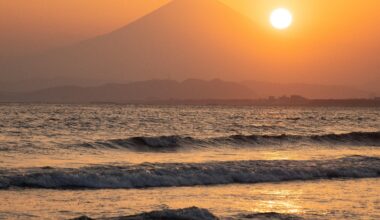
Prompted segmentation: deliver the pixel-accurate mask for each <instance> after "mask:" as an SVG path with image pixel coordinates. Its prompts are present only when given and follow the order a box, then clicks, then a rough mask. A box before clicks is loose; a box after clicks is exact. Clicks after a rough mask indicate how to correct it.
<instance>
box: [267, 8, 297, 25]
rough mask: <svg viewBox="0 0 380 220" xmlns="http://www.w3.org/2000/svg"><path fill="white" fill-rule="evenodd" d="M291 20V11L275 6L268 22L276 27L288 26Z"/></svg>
mask: <svg viewBox="0 0 380 220" xmlns="http://www.w3.org/2000/svg"><path fill="white" fill-rule="evenodd" d="M292 22H293V16H292V13H290V11H289V10H288V9H286V8H277V9H275V10H273V11H272V13H271V15H270V23H271V24H272V26H273V27H274V28H276V29H279V30H283V29H286V28H288V27H289V26H290V25H291V24H292Z"/></svg>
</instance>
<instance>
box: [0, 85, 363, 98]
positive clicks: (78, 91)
mask: <svg viewBox="0 0 380 220" xmlns="http://www.w3.org/2000/svg"><path fill="white" fill-rule="evenodd" d="M291 95H301V96H303V97H305V98H309V99H352V98H368V97H369V96H370V94H369V93H367V92H364V91H360V90H357V89H355V88H350V87H344V86H323V85H307V84H275V83H265V82H254V81H246V82H241V83H237V82H229V81H223V80H219V79H214V80H209V81H206V80H199V79H188V80H185V81H181V82H178V81H175V80H148V81H137V82H130V83H124V84H122V83H120V84H104V85H100V86H87V87H83V86H58V87H51V88H46V89H38V90H34V91H22V92H20V91H19V92H14V91H3V92H1V93H0V102H63V103H65V102H74V103H89V102H121V103H122V102H133V101H149V100H150V101H153V100H211V99H219V100H242V99H258V98H267V97H269V96H276V97H280V96H291Z"/></svg>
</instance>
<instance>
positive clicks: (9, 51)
mask: <svg viewBox="0 0 380 220" xmlns="http://www.w3.org/2000/svg"><path fill="white" fill-rule="evenodd" d="M221 1H222V2H224V3H226V4H228V5H230V6H231V7H233V8H235V9H236V10H239V11H240V12H242V13H244V14H245V15H247V16H249V17H250V18H252V21H253V22H255V23H257V24H259V25H261V26H262V27H264V28H268V29H271V27H270V25H269V23H268V16H269V13H270V11H271V10H272V9H274V8H276V7H287V8H289V9H290V10H291V12H292V13H293V16H294V24H293V26H292V27H291V28H290V29H289V30H287V31H286V35H291V36H292V37H295V38H299V39H302V40H303V41H309V42H313V41H314V40H316V39H318V41H319V40H321V39H322V40H329V41H331V42H333V43H341V44H351V45H350V46H354V47H359V49H360V47H361V48H362V49H363V52H371V47H372V45H371V43H373V41H376V43H379V40H377V39H379V38H380V18H379V17H378V13H379V11H380V1H378V0H365V1H360V0H334V1H330V0H307V1H305V0H221ZM167 2H169V0H112V1H108V0H79V1H78V0H54V1H51V0H0V33H1V34H0V47H1V51H0V54H1V55H20V54H25V53H32V52H35V51H38V50H40V49H46V48H49V47H54V46H60V45H65V44H70V43H73V42H75V41H79V40H83V39H86V38H90V37H92V36H95V35H98V34H102V33H107V32H109V31H112V30H114V29H116V28H118V27H121V26H124V25H126V24H127V23H129V22H130V21H132V20H134V19H136V18H138V17H140V16H143V15H145V14H147V13H148V12H150V11H152V10H154V9H155V8H157V7H160V6H161V5H163V4H165V3H167ZM210 13H212V12H210ZM272 34H273V35H272V36H271V37H276V34H277V33H275V32H274V33H272ZM368 44H369V45H368ZM358 52H360V50H359V51H358Z"/></svg>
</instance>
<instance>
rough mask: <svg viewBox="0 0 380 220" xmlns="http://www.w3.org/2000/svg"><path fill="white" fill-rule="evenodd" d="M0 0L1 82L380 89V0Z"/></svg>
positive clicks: (372, 90)
mask: <svg viewBox="0 0 380 220" xmlns="http://www.w3.org/2000/svg"><path fill="white" fill-rule="evenodd" d="M20 2H22V3H20ZM285 3H286V4H285ZM327 4H329V6H330V7H328V8H327V7H324V6H326V5H327ZM281 5H288V7H289V9H290V10H291V11H292V13H293V15H294V24H292V26H291V27H290V28H289V29H288V30H284V31H278V30H274V29H273V28H272V27H271V26H270V24H269V22H268V15H269V14H268V13H269V12H270V10H272V9H274V8H276V7H278V6H281ZM0 6H1V7H0V11H1V12H4V13H0V14H1V18H2V19H0V20H1V21H2V22H0V30H1V32H2V33H6V34H3V35H2V36H1V37H0V46H1V48H2V52H0V57H2V58H1V60H0V67H1V70H2V71H1V72H0V74H1V75H0V81H1V82H5V83H6V82H9V81H19V80H33V79H34V80H35V79H52V78H53V79H54V78H57V79H61V78H62V79H65V78H68V79H74V80H72V81H70V82H75V80H76V81H77V84H79V85H81V84H82V82H83V80H94V81H96V82H103V83H108V82H120V81H123V82H126V81H139V80H149V79H167V78H171V79H175V80H185V79H188V78H197V79H205V80H209V79H214V78H220V79H223V80H228V81H234V82H241V81H247V80H256V81H267V82H276V83H308V84H325V85H344V86H355V87H357V88H358V89H360V90H365V91H368V92H376V93H380V88H379V87H378V85H379V84H380V73H379V69H380V66H379V65H380V40H379V39H380V28H379V27H380V21H379V19H376V13H377V11H376V10H377V9H380V7H379V6H380V5H379V3H378V2H377V1H368V2H367V4H358V2H357V1H353V0H352V1H342V0H339V1H334V3H331V2H328V1H324V0H323V1H316V0H313V1H308V2H301V1H275V0H273V1H272V0H270V1H255V3H253V2H252V1H245V0H241V1H238V2H236V1H230V0H223V1H222V0H221V1H217V0H207V1H205V0H203V1H201V0H175V1H167V0H159V1H149V0H146V1H114V2H112V3H109V2H107V1H102V0H96V1H91V3H89V2H87V1H81V2H80V3H73V2H67V1H55V2H54V3H53V2H49V3H47V2H45V1H41V0H31V1H18V3H13V2H9V1H3V2H0ZM21 9H22V11H23V12H24V13H22V14H20V13H17V10H21ZM53 9H57V10H53ZM102 9H103V10H102ZM53 11H56V13H52V12H53ZM125 11H126V12H127V13H124V12H125ZM95 12H96V13H95ZM322 14H323V17H322V16H321V15H322ZM35 15H38V16H35ZM47 18H48V19H47ZM20 24H22V25H20ZM120 27H121V28H120ZM115 30H116V31H115ZM78 42H81V43H79V44H78ZM54 48H58V49H54ZM25 57H28V58H25ZM61 84H64V80H62V83H61ZM301 95H302V94H301Z"/></svg>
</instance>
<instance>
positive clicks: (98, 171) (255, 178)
mask: <svg viewBox="0 0 380 220" xmlns="http://www.w3.org/2000/svg"><path fill="white" fill-rule="evenodd" d="M379 176H380V158H377V157H363V156H353V157H345V158H340V159H334V160H298V161H297V160H272V161H264V160H258V161H226V162H208V163H144V164H139V165H125V166H89V167H82V168H76V169H74V168H51V167H44V168H33V169H32V168H30V169H24V170H12V169H5V170H0V188H1V189H8V188H11V187H26V188H49V189H75V188H79V189H81V188H83V189H115V188H125V189H132V188H149V187H176V186H195V185H216V184H232V183H262V182H281V181H291V180H316V179H331V178H370V177H379Z"/></svg>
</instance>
